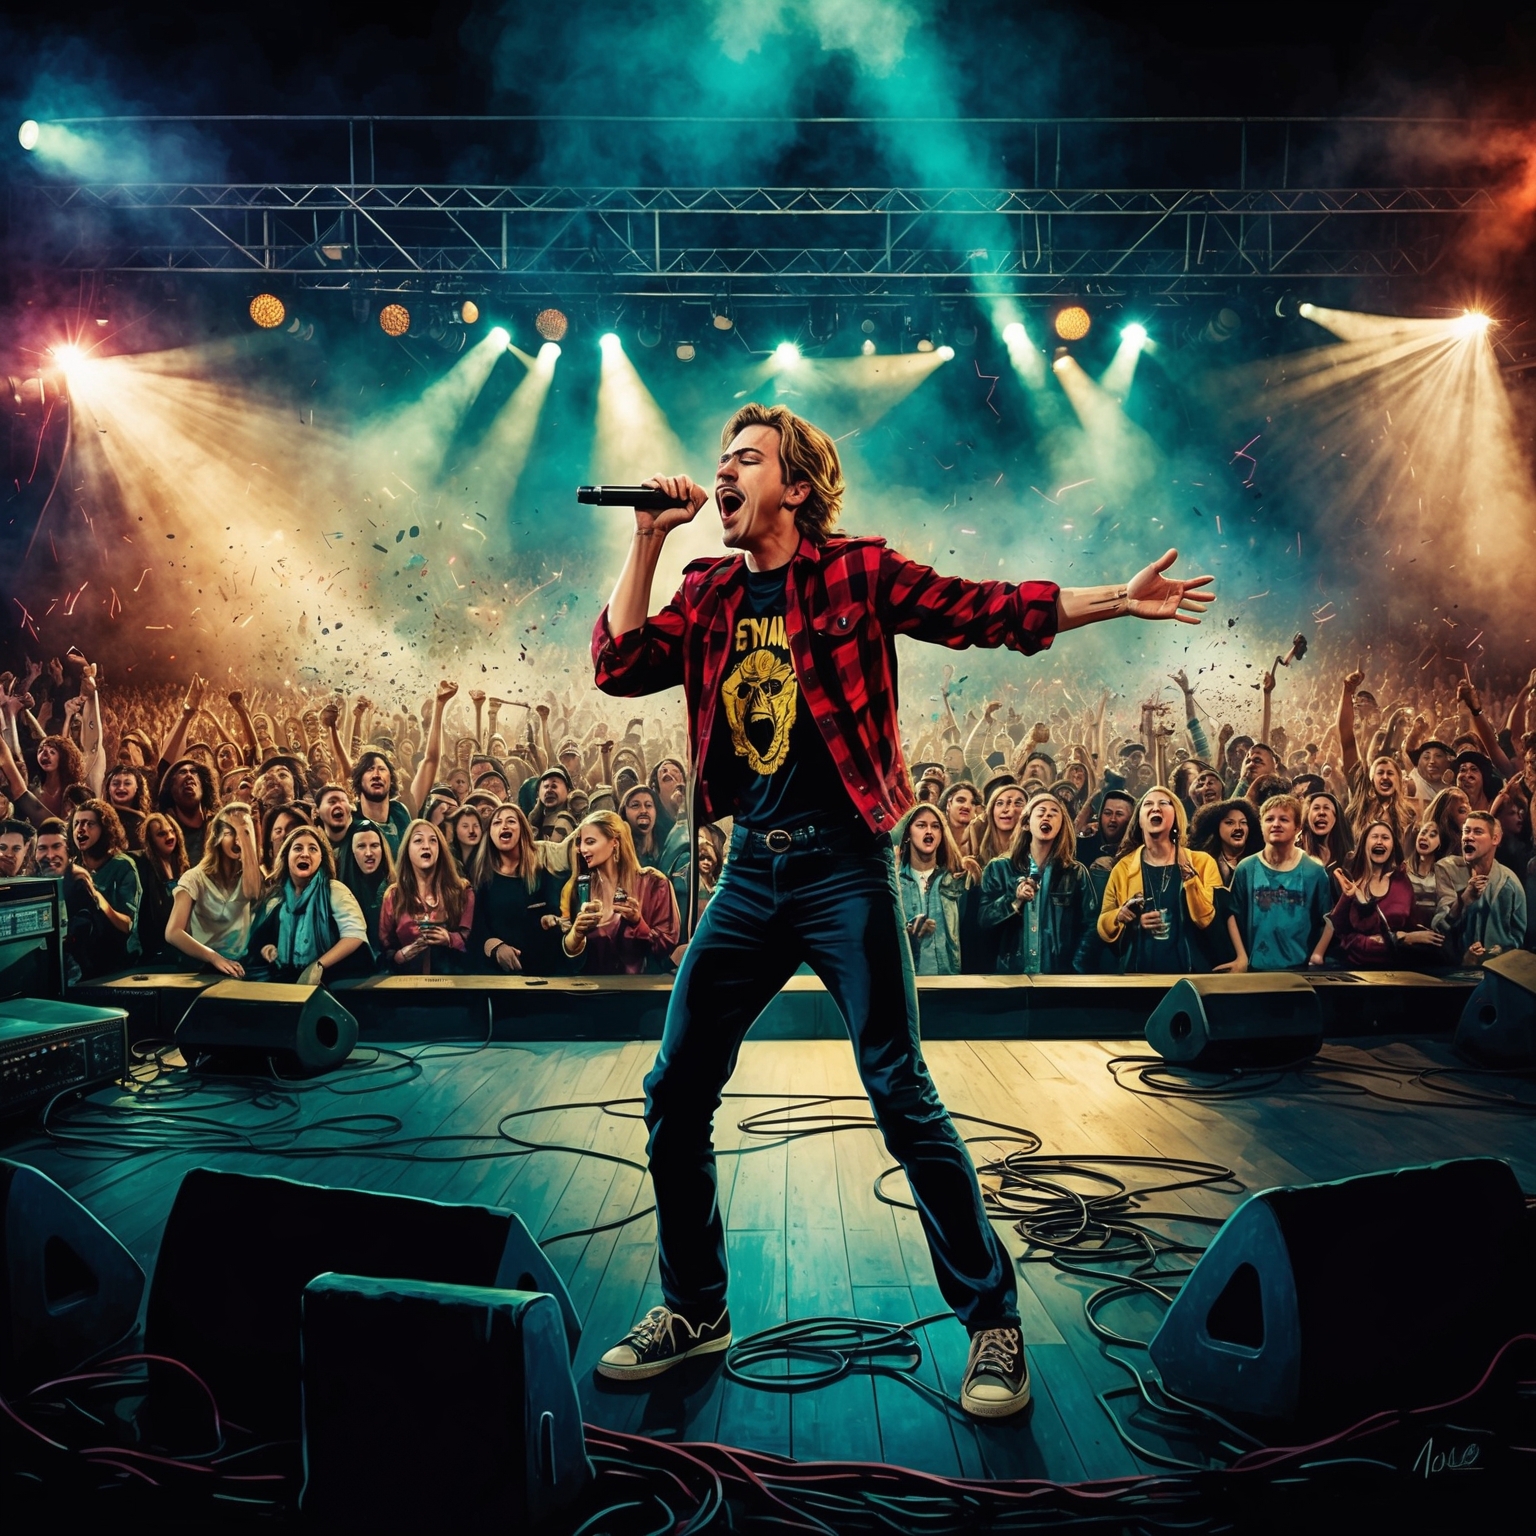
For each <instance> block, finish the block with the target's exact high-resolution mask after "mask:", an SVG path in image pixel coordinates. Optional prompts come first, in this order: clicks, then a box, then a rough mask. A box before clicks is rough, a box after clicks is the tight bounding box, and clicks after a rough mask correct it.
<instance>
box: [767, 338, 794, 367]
mask: <svg viewBox="0 0 1536 1536" xmlns="http://www.w3.org/2000/svg"><path fill="white" fill-rule="evenodd" d="M773 360H774V362H776V363H777V364H778V365H779V367H780V368H793V367H794V366H795V364H796V363H798V362H799V361H800V348H799V347H797V346H796V345H795V344H794V342H792V341H781V342H780V343H779V344H778V346H776V347H775V348H774V349H773Z"/></svg>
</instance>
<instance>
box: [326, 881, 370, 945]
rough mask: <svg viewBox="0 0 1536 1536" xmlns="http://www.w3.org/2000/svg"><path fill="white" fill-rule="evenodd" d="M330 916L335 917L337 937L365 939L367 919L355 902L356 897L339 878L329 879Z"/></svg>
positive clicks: (366, 935)
mask: <svg viewBox="0 0 1536 1536" xmlns="http://www.w3.org/2000/svg"><path fill="white" fill-rule="evenodd" d="M331 916H332V917H334V918H335V919H336V937H337V938H338V939H366V938H367V937H368V920H367V918H365V917H364V916H363V909H362V908H361V907H360V906H359V905H358V904H357V897H356V896H354V895H353V894H352V892H351V890H350V889H349V888H348V887H347V886H345V885H343V884H342V883H341V881H340V880H332V881H331Z"/></svg>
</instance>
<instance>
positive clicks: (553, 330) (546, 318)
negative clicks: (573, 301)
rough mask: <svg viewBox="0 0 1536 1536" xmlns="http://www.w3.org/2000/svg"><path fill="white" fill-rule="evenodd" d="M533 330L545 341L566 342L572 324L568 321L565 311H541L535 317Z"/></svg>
mask: <svg viewBox="0 0 1536 1536" xmlns="http://www.w3.org/2000/svg"><path fill="white" fill-rule="evenodd" d="M533 328H534V330H536V331H537V332H538V333H539V335H540V336H542V337H543V338H544V340H545V341H564V340H565V333H566V332H567V331H568V330H570V328H571V322H570V321H569V320H568V319H566V317H565V311H564V310H560V309H541V310H540V311H539V312H538V314H536V315H535V316H534V317H533Z"/></svg>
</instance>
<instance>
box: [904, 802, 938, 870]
mask: <svg viewBox="0 0 1536 1536" xmlns="http://www.w3.org/2000/svg"><path fill="white" fill-rule="evenodd" d="M907 831H908V838H909V841H910V842H911V844H912V850H913V852H914V853H920V854H922V856H923V857H924V858H927V857H928V856H929V855H931V854H933V853H936V852H937V851H938V847H939V844H940V843H941V842H943V841H944V829H943V826H942V825H941V824H940V821H939V817H938V813H937V812H936V811H919V812H918V813H917V815H915V816H914V817H913V818H912V820H911V821H910V822H909V823H908V824H907Z"/></svg>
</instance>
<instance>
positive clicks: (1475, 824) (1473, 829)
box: [1461, 820, 1499, 864]
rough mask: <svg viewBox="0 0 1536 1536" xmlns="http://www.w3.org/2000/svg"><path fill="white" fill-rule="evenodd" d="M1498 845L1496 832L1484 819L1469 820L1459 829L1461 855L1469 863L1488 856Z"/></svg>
mask: <svg viewBox="0 0 1536 1536" xmlns="http://www.w3.org/2000/svg"><path fill="white" fill-rule="evenodd" d="M1498 846H1499V839H1498V834H1497V833H1496V832H1495V831H1494V830H1493V828H1492V827H1490V826H1489V825H1488V823H1487V822H1486V821H1471V820H1469V821H1468V822H1467V823H1466V825H1465V826H1464V827H1462V829H1461V856H1462V858H1464V859H1465V860H1466V861H1467V863H1469V864H1475V863H1477V861H1478V860H1479V859H1482V858H1487V857H1490V856H1491V855H1492V853H1493V850H1494V849H1495V848H1497V847H1498Z"/></svg>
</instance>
